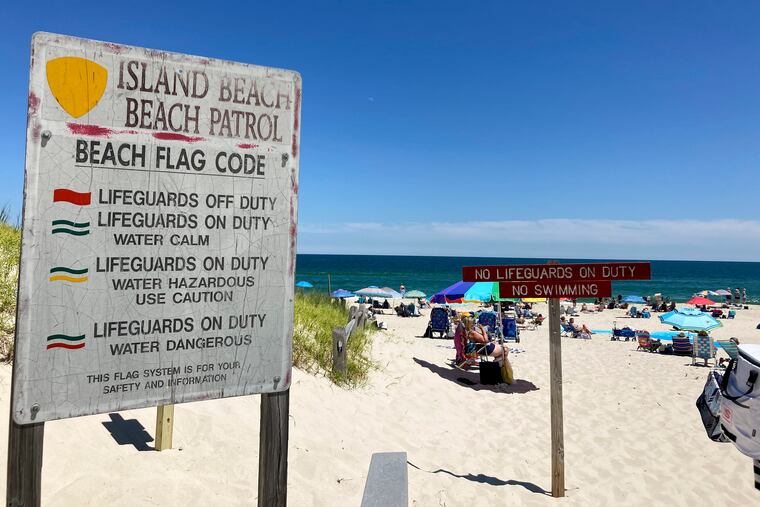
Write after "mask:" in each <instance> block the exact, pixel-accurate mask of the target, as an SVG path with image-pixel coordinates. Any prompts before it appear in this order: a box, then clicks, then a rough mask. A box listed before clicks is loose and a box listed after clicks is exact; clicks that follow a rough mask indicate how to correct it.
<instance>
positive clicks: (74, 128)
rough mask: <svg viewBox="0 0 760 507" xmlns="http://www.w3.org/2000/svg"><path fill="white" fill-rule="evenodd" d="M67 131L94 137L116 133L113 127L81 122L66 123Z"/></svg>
mask: <svg viewBox="0 0 760 507" xmlns="http://www.w3.org/2000/svg"><path fill="white" fill-rule="evenodd" d="M66 127H68V129H69V131H70V132H71V133H72V134H82V135H85V136H95V137H110V136H111V134H116V133H117V132H115V131H114V130H113V129H110V128H108V127H101V126H100V125H82V124H81V123H67V124H66Z"/></svg>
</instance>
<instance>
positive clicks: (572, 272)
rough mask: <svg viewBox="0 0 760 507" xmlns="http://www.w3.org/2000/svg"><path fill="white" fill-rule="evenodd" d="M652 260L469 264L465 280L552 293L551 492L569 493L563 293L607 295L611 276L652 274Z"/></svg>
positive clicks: (516, 294) (511, 293)
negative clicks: (564, 391) (566, 474)
mask: <svg viewBox="0 0 760 507" xmlns="http://www.w3.org/2000/svg"><path fill="white" fill-rule="evenodd" d="M650 277H651V267H650V264H649V263H648V262H609V263H586V264H581V263H578V264H558V263H556V262H550V263H549V264H528V265H507V266H465V267H463V268H462V280H463V281H465V282H499V294H500V296H501V297H503V298H547V301H548V302H549V389H550V391H549V403H550V407H551V417H550V418H551V421H550V425H551V453H552V496H553V497H563V496H565V440H564V422H563V415H562V338H561V336H562V333H561V330H560V304H559V300H560V298H563V297H566V298H572V299H576V298H581V297H588V298H604V297H610V296H611V295H612V280H648V279H649V278H650Z"/></svg>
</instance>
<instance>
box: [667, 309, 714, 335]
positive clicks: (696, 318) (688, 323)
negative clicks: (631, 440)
mask: <svg viewBox="0 0 760 507" xmlns="http://www.w3.org/2000/svg"><path fill="white" fill-rule="evenodd" d="M660 322H662V323H663V324H668V325H669V326H673V327H674V328H676V329H680V330H683V331H709V330H711V329H715V328H717V327H720V326H722V325H723V324H721V323H720V321H718V320H716V319H715V318H713V317H712V316H711V315H709V314H707V313H704V312H700V311H699V310H696V309H694V308H679V309H676V310H673V311H672V312H668V313H665V314H663V315H660Z"/></svg>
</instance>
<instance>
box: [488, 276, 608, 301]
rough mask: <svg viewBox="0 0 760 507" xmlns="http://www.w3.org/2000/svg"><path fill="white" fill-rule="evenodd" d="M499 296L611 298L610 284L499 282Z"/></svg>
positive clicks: (598, 282) (588, 282)
mask: <svg viewBox="0 0 760 507" xmlns="http://www.w3.org/2000/svg"><path fill="white" fill-rule="evenodd" d="M499 294H500V295H501V297H503V298H571V299H575V298H607V297H610V296H612V282H610V281H609V280H601V281H586V282H575V281H570V282H557V281H546V282H499Z"/></svg>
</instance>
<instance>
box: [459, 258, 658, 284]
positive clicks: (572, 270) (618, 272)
mask: <svg viewBox="0 0 760 507" xmlns="http://www.w3.org/2000/svg"><path fill="white" fill-rule="evenodd" d="M650 277H651V266H650V264H649V263H648V262H606V263H601V262H600V263H588V264H580V263H579V264H526V265H513V266H510V265H507V266H465V267H463V268H462V280H464V281H465V282H541V281H552V280H553V281H564V282H569V281H574V282H575V281H577V282H583V281H589V280H649V278H650Z"/></svg>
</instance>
